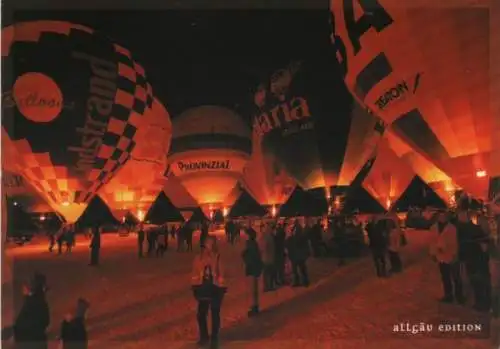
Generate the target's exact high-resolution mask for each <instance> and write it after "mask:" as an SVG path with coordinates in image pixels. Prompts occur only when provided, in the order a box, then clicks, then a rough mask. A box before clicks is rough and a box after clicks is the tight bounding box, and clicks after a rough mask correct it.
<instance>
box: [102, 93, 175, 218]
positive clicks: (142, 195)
mask: <svg viewBox="0 0 500 349" xmlns="http://www.w3.org/2000/svg"><path fill="white" fill-rule="evenodd" d="M171 135H172V124H171V121H170V115H169V114H168V112H167V110H166V109H165V107H164V106H163V105H162V104H161V102H160V101H158V100H157V99H156V98H155V99H154V100H153V105H152V107H151V108H150V109H149V110H148V111H147V112H146V113H145V114H144V116H143V118H142V119H141V123H140V125H139V128H138V129H137V133H136V140H137V146H136V147H135V149H134V150H133V151H132V153H131V158H130V160H129V161H128V162H127V164H125V165H124V166H123V168H122V169H121V170H120V171H119V172H118V173H117V174H116V176H115V177H114V178H113V179H112V180H111V181H110V182H109V183H107V184H105V185H104V187H103V188H102V189H101V190H100V191H99V196H100V197H101V198H102V199H103V201H104V202H105V203H106V204H107V205H108V207H109V208H110V209H111V212H112V213H113V215H114V216H115V218H116V219H118V220H122V219H123V217H125V216H126V215H127V214H128V213H132V214H133V215H134V216H135V217H137V218H140V216H142V217H143V218H144V217H145V215H146V214H147V212H148V210H149V208H150V207H151V205H152V204H153V202H154V201H155V200H156V198H157V197H158V194H159V193H160V192H161V191H162V190H163V187H164V186H165V183H166V181H167V178H166V176H165V171H166V170H167V158H166V154H167V153H168V149H169V147H170V139H171ZM140 220H141V219H140Z"/></svg>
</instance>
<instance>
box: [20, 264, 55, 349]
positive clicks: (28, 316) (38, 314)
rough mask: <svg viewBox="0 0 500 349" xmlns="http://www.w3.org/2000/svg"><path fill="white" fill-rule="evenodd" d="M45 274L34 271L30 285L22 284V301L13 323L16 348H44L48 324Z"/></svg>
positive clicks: (48, 313) (45, 346) (48, 312)
mask: <svg viewBox="0 0 500 349" xmlns="http://www.w3.org/2000/svg"><path fill="white" fill-rule="evenodd" d="M46 290H47V287H46V278H45V275H43V274H40V273H35V275H34V277H33V280H32V282H31V286H30V287H27V286H24V289H23V293H24V301H23V305H22V308H21V311H20V312H19V315H18V316H17V319H16V321H15V323H14V328H13V330H14V341H15V343H16V348H17V349H46V348H47V335H46V333H45V331H46V330H47V327H48V326H49V324H50V311H49V305H48V303H47V300H46V295H45V294H46Z"/></svg>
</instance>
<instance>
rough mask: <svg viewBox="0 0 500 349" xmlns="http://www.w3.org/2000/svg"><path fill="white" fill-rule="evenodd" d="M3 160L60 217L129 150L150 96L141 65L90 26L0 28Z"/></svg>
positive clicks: (73, 212) (80, 205) (74, 214)
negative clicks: (0, 29) (2, 70)
mask: <svg viewBox="0 0 500 349" xmlns="http://www.w3.org/2000/svg"><path fill="white" fill-rule="evenodd" d="M2 64H3V65H4V67H5V68H6V71H8V72H9V74H4V75H3V77H2V89H3V103H2V148H3V154H2V155H3V159H2V165H3V166H2V167H4V165H6V164H7V163H8V165H6V166H9V168H11V169H13V170H14V171H15V172H17V173H20V174H22V175H23V177H25V178H26V179H27V180H28V182H29V183H30V184H32V185H33V187H34V188H35V189H36V190H37V192H39V193H40V194H41V195H42V196H43V197H44V198H45V199H46V200H47V202H48V203H49V204H50V205H51V207H53V208H54V210H56V211H58V212H60V213H61V214H62V215H63V216H64V217H65V218H66V220H67V221H69V222H74V221H76V220H77V219H78V217H79V216H80V215H81V214H82V212H83V211H84V209H85V207H86V206H87V204H88V203H89V201H90V200H91V199H92V197H93V196H94V195H95V194H96V192H97V191H98V190H99V189H100V188H101V187H102V185H103V184H104V183H106V182H107V181H109V180H110V179H111V178H112V177H113V176H114V174H115V173H116V172H117V171H118V170H119V169H120V168H121V166H122V165H123V164H125V162H127V160H128V159H129V157H130V152H131V151H132V150H133V148H134V146H135V133H136V129H137V127H138V126H139V124H140V121H141V119H142V116H143V114H144V112H145V111H146V110H147V108H148V107H149V106H151V103H152V91H151V87H150V85H149V84H148V83H147V81H146V77H145V73H144V69H143V68H142V67H141V66H140V65H139V64H137V62H136V61H135V60H134V59H133V57H132V55H131V53H130V52H129V51H128V50H127V49H125V48H123V47H121V46H119V45H117V44H115V43H113V42H112V41H110V40H109V39H107V38H106V37H104V36H103V35H101V34H99V33H96V32H95V31H94V30H92V29H90V28H87V27H83V26H81V25H77V24H71V23H67V22H56V21H35V22H24V23H19V24H16V25H14V26H9V27H6V28H4V29H2Z"/></svg>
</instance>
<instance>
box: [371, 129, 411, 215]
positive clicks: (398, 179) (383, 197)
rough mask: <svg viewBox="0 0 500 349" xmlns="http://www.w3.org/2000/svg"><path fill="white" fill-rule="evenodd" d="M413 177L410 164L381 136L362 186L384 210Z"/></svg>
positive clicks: (391, 204) (392, 203)
mask: <svg viewBox="0 0 500 349" xmlns="http://www.w3.org/2000/svg"><path fill="white" fill-rule="evenodd" d="M414 177H415V172H414V171H413V169H412V168H411V166H410V165H409V164H408V163H407V162H406V161H404V160H403V159H400V158H399V157H398V156H397V155H396V154H395V153H394V151H393V150H392V149H391V148H390V147H389V144H388V142H387V139H385V138H383V139H382V141H381V142H380V143H379V145H378V149H377V157H376V159H375V161H374V163H373V166H372V168H371V169H370V172H369V173H368V175H367V176H366V177H365V178H364V180H363V183H362V186H363V188H364V189H365V190H366V191H367V192H368V193H369V194H370V195H371V196H373V197H374V198H375V199H376V200H377V201H378V202H379V203H380V204H381V205H382V207H384V208H385V209H386V210H391V208H392V207H393V205H394V204H395V203H396V201H397V200H398V199H399V197H400V196H401V195H402V194H403V193H404V191H405V190H406V188H407V187H408V186H409V185H410V183H411V181H412V180H413V178H414Z"/></svg>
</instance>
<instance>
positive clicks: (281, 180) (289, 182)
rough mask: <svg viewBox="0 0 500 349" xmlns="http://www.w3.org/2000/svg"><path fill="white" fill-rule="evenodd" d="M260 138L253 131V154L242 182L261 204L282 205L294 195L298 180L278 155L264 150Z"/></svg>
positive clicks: (244, 171)
mask: <svg viewBox="0 0 500 349" xmlns="http://www.w3.org/2000/svg"><path fill="white" fill-rule="evenodd" d="M260 138H261V137H260V135H259V134H257V133H256V132H254V133H253V141H252V156H251V158H250V160H249V162H248V163H247V166H246V167H245V169H244V170H243V177H242V179H241V183H242V186H243V187H244V188H245V190H246V191H247V192H248V193H249V194H250V195H251V196H252V197H253V198H254V199H255V200H257V202H258V203H259V204H261V205H264V206H268V205H280V204H283V203H285V202H286V201H287V200H288V198H289V197H290V195H292V192H293V190H294V189H295V186H296V182H295V180H294V179H293V178H291V177H290V176H289V175H288V174H287V173H286V171H285V169H284V168H283V166H282V165H281V163H280V162H279V161H278V160H277V159H276V157H274V156H272V154H269V153H267V154H265V153H264V152H263V151H262V148H261V139H260Z"/></svg>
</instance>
